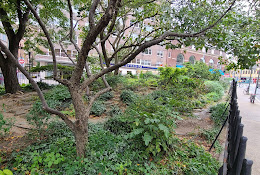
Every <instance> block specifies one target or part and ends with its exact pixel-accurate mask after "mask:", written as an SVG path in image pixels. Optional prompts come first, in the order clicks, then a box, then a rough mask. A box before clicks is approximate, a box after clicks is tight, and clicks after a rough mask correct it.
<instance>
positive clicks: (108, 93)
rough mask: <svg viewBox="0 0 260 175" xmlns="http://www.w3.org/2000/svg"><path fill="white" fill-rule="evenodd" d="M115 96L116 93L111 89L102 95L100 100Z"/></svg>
mask: <svg viewBox="0 0 260 175" xmlns="http://www.w3.org/2000/svg"><path fill="white" fill-rule="evenodd" d="M113 97H114V93H113V92H111V91H110V92H106V93H104V94H102V95H100V96H99V98H98V100H101V101H107V100H110V99H111V98H113Z"/></svg>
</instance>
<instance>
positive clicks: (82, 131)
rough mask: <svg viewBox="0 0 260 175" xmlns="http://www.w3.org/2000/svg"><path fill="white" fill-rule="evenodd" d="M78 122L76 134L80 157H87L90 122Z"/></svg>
mask: <svg viewBox="0 0 260 175" xmlns="http://www.w3.org/2000/svg"><path fill="white" fill-rule="evenodd" d="M80 123H82V122H78V123H77V124H76V127H75V131H74V136H75V142H76V150H77V156H78V157H81V158H82V157H85V151H86V144H87V143H88V124H87V123H85V124H84V123H82V124H80Z"/></svg>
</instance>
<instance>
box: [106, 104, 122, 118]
mask: <svg viewBox="0 0 260 175" xmlns="http://www.w3.org/2000/svg"><path fill="white" fill-rule="evenodd" d="M120 114H122V111H121V109H120V108H119V107H118V106H117V105H112V106H111V109H110V111H109V115H110V116H111V117H114V116H116V115H120Z"/></svg>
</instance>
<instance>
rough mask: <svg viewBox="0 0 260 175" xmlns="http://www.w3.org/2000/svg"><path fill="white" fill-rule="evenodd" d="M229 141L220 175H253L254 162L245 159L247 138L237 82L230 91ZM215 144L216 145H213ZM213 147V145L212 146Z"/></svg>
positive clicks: (234, 82)
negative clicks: (239, 107) (241, 114)
mask: <svg viewBox="0 0 260 175" xmlns="http://www.w3.org/2000/svg"><path fill="white" fill-rule="evenodd" d="M230 95H231V96H230V111H229V116H228V118H227V120H226V121H225V123H224V124H223V126H224V125H225V124H226V122H227V121H228V131H227V140H226V145H225V150H224V160H223V166H222V167H221V168H220V169H219V175H251V168H252V165H253V161H252V160H248V159H245V152H246V142H247V138H246V137H244V136H243V127H244V125H243V124H242V123H241V116H240V111H239V109H238V104H237V82H236V81H235V80H233V82H232V84H231V91H230ZM213 144H214V143H213ZM212 146H213V145H212Z"/></svg>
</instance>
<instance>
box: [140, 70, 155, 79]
mask: <svg viewBox="0 0 260 175" xmlns="http://www.w3.org/2000/svg"><path fill="white" fill-rule="evenodd" d="M140 75H141V74H140ZM139 78H143V79H159V75H156V74H153V73H152V72H150V71H147V72H145V73H142V75H141V77H140V76H139Z"/></svg>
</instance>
